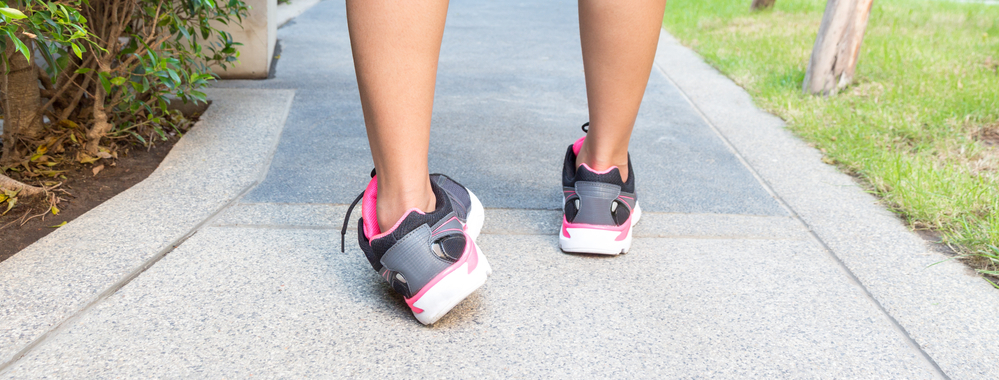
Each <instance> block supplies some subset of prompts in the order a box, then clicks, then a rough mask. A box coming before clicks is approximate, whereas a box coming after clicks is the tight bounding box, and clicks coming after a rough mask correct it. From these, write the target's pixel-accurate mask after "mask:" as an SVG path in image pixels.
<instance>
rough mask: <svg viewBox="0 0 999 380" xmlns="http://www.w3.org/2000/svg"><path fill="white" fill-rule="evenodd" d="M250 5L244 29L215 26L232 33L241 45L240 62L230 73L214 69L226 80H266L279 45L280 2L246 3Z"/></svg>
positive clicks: (252, 0) (262, 0)
mask: <svg viewBox="0 0 999 380" xmlns="http://www.w3.org/2000/svg"><path fill="white" fill-rule="evenodd" d="M244 1H246V4H247V5H249V6H250V15H249V16H247V17H244V18H243V24H242V27H240V26H239V25H235V23H230V25H215V26H216V27H217V28H219V29H221V30H225V31H227V32H229V33H232V39H233V40H234V41H236V42H239V43H242V44H243V45H242V46H237V47H236V48H237V50H239V62H236V64H235V65H231V66H230V67H229V69H228V70H223V69H222V68H221V67H217V66H213V67H212V69H213V70H214V71H215V73H216V74H218V75H219V77H221V78H223V79H264V78H267V73H268V72H269V71H270V67H271V58H272V57H273V56H274V45H275V43H276V42H277V19H276V16H277V0H244Z"/></svg>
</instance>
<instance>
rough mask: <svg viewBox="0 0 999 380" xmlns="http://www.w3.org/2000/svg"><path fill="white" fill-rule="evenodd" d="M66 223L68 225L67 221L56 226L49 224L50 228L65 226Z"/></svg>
mask: <svg viewBox="0 0 999 380" xmlns="http://www.w3.org/2000/svg"><path fill="white" fill-rule="evenodd" d="M65 225H66V222H65V221H63V222H62V223H59V224H56V225H54V226H49V228H59V227H62V226H65Z"/></svg>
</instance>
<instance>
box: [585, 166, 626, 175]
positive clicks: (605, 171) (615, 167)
mask: <svg viewBox="0 0 999 380" xmlns="http://www.w3.org/2000/svg"><path fill="white" fill-rule="evenodd" d="M579 166H580V167H584V166H585V167H586V170H589V171H591V172H594V173H596V174H607V173H610V171H611V170H614V169H617V166H611V167H609V168H607V170H594V169H593V168H591V167H590V165H587V164H582V165H579Z"/></svg>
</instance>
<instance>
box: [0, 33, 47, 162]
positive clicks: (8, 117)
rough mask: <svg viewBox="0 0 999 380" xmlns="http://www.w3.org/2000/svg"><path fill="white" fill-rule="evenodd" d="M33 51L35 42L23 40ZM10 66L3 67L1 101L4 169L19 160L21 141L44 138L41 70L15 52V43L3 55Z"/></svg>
mask: <svg viewBox="0 0 999 380" xmlns="http://www.w3.org/2000/svg"><path fill="white" fill-rule="evenodd" d="M22 42H24V43H25V44H26V45H27V46H28V47H29V48H30V47H31V46H32V44H31V40H28V39H24V40H22ZM3 54H4V56H5V57H6V62H7V63H6V64H3V63H0V66H3V67H0V69H2V70H0V101H2V102H3V110H4V126H3V127H4V128H3V132H4V133H3V156H2V157H0V165H3V164H5V163H9V162H11V161H13V160H14V159H16V157H15V156H17V154H15V153H16V152H15V149H16V148H17V143H18V141H19V140H21V139H26V140H33V139H35V138H37V137H38V136H39V135H41V133H42V130H43V125H42V118H40V117H36V116H35V115H36V113H37V112H38V110H39V108H41V106H42V98H41V90H40V88H39V87H38V67H37V66H35V64H34V62H29V61H28V60H27V59H25V58H24V55H23V54H21V53H20V52H17V51H15V50H14V43H13V42H11V41H8V42H7V49H6V50H5V51H4V52H3Z"/></svg>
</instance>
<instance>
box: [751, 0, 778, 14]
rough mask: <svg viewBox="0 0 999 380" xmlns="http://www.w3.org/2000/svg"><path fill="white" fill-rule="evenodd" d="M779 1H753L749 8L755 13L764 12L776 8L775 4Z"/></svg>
mask: <svg viewBox="0 0 999 380" xmlns="http://www.w3.org/2000/svg"><path fill="white" fill-rule="evenodd" d="M775 1H777V0H753V5H750V6H749V9H752V10H754V11H759V10H764V9H767V8H771V7H773V6H774V2H775Z"/></svg>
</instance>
